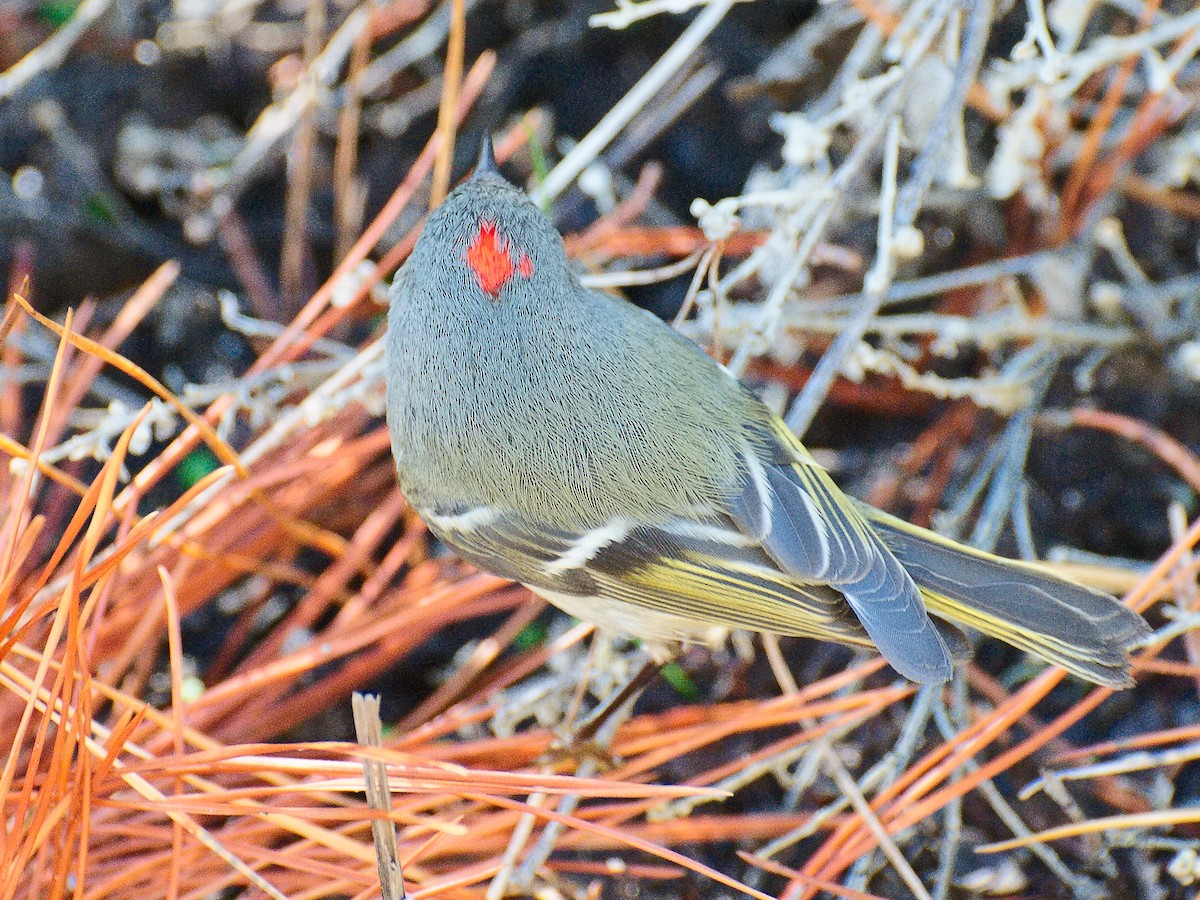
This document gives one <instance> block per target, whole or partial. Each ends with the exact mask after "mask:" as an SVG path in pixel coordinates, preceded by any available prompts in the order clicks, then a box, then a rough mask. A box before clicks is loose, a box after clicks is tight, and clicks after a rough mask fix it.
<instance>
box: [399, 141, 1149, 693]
mask: <svg viewBox="0 0 1200 900" xmlns="http://www.w3.org/2000/svg"><path fill="white" fill-rule="evenodd" d="M388 323H389V325H388V335H387V338H386V355H387V360H386V361H387V381H388V401H387V407H388V424H389V427H390V429H391V435H392V447H393V451H394V453H395V457H396V464H397V469H398V471H399V476H400V484H401V487H402V489H403V490H404V492H405V494H406V495H407V497H408V498H409V500H410V501H411V502H412V504H413V506H414V508H415V509H416V510H417V511H418V512H419V513H420V514H421V516H422V517H423V518H424V519H425V521H426V522H427V523H428V525H429V526H430V528H431V530H432V531H433V532H434V533H435V534H437V535H438V536H439V537H440V538H441V539H442V540H443V541H445V542H446V543H447V544H449V545H450V546H452V547H454V548H455V549H456V550H458V551H459V552H460V553H461V554H462V555H463V556H464V557H465V558H467V559H469V560H471V561H472V562H474V563H475V564H477V565H479V566H480V567H482V568H484V569H486V570H488V571H491V572H494V573H496V574H499V575H503V576H505V577H509V578H512V579H514V580H516V581H519V582H522V583H524V584H526V585H528V586H529V587H530V588H532V589H533V590H534V591H536V592H538V593H540V594H542V595H543V596H545V597H547V598H548V599H549V600H551V601H552V602H554V603H556V604H557V605H559V606H561V607H563V608H564V609H566V610H567V611H569V612H571V613H572V614H574V615H578V616H580V617H582V618H585V619H589V620H591V621H595V622H597V623H598V624H600V625H602V626H608V627H613V628H617V629H620V630H623V631H626V632H630V633H633V634H635V635H637V636H640V637H643V638H647V639H650V640H660V639H666V640H675V639H703V638H704V637H705V636H706V635H707V634H708V633H709V632H710V631H711V630H712V629H713V628H714V627H742V628H750V629H755V630H759V631H769V632H775V633H779V634H795V635H806V636H811V637H819V638H826V639H830V640H835V641H841V642H844V643H851V644H861V645H871V644H874V645H875V646H877V647H879V649H880V650H881V652H882V653H883V654H884V656H885V657H886V658H887V659H888V661H889V662H890V663H891V664H892V665H893V666H894V667H895V668H896V669H897V670H898V671H899V672H900V673H901V674H903V675H905V676H907V677H909V678H912V679H914V680H917V681H921V682H938V681H944V680H946V679H947V678H948V677H949V676H950V674H951V671H952V665H953V660H954V658H955V657H957V656H958V655H960V653H961V648H962V647H963V646H964V645H965V641H964V640H963V639H962V638H961V636H960V635H958V633H957V632H956V631H955V630H954V629H953V628H951V627H949V626H946V625H945V623H944V622H943V621H939V622H938V624H937V627H935V624H934V622H933V621H931V619H930V617H929V612H932V613H934V614H935V615H936V616H937V617H938V619H939V620H948V621H952V622H956V623H959V624H962V625H967V626H970V627H972V628H977V629H979V630H981V631H983V632H985V633H987V634H991V635H995V636H997V637H1000V638H1001V639H1003V640H1006V641H1008V642H1009V643H1012V644H1014V645H1016V646H1019V647H1022V648H1024V649H1028V650H1030V651H1032V652H1034V653H1037V654H1038V655H1040V656H1042V657H1044V658H1045V659H1047V660H1050V661H1052V662H1055V663H1057V664H1059V665H1062V666H1064V667H1065V668H1067V669H1069V670H1071V671H1072V672H1075V673H1076V674H1078V675H1080V676H1082V677H1084V678H1087V679H1090V680H1092V681H1096V682H1099V683H1103V684H1109V685H1114V686H1121V685H1125V684H1127V683H1128V682H1129V676H1128V659H1127V655H1128V652H1129V650H1130V648H1131V647H1132V646H1134V645H1135V644H1136V642H1137V641H1139V640H1141V639H1142V638H1143V637H1144V636H1145V634H1146V633H1147V629H1146V626H1145V623H1144V622H1143V621H1142V619H1141V618H1140V617H1139V616H1137V615H1136V614H1135V613H1133V612H1131V611H1130V610H1128V609H1126V608H1125V607H1123V606H1121V605H1120V604H1119V603H1117V602H1116V601H1115V600H1113V599H1112V598H1111V597H1108V596H1107V595H1103V594H1099V593H1096V592H1094V591H1091V590H1089V589H1087V588H1083V587H1080V586H1078V585H1075V584H1071V583H1069V582H1066V581H1063V580H1061V579H1058V578H1055V577H1054V576H1051V575H1048V574H1046V573H1044V572H1042V571H1041V570H1038V569H1035V568H1033V567H1030V566H1028V565H1024V564H1021V563H1014V562H1011V561H1008V560H1003V559H1000V558H999V557H995V556H990V555H987V554H981V553H977V552H975V551H972V550H969V549H967V548H963V547H960V546H959V545H957V544H955V543H953V542H951V541H948V540H945V539H943V538H940V537H938V536H937V535H935V534H933V533H931V532H927V531H924V530H923V529H918V528H915V527H914V526H911V525H908V524H907V523H904V522H902V521H900V520H898V519H894V518H892V517H890V516H887V515H886V514H884V513H882V512H879V511H878V510H875V509H873V508H871V507H869V506H866V505H865V504H860V503H858V502H857V501H853V500H851V499H850V498H848V497H846V496H845V495H844V494H842V492H841V491H840V490H839V489H838V488H837V487H836V486H835V485H834V483H833V481H832V480H831V479H830V478H829V476H828V474H827V473H826V472H825V471H824V470H823V469H821V468H820V466H818V465H817V464H816V463H815V462H814V460H813V459H812V457H811V456H810V455H809V454H808V453H807V451H805V449H804V448H803V447H802V446H801V445H800V443H799V442H798V441H796V440H795V438H794V436H792V435H791V434H790V433H789V432H788V431H787V429H786V427H785V426H784V425H783V423H782V422H781V421H780V420H779V419H778V418H777V417H776V416H775V415H774V414H773V413H771V412H770V411H769V410H768V409H767V408H766V407H765V406H764V405H763V404H762V403H761V402H760V401H759V400H758V399H757V398H755V397H754V396H753V395H751V394H750V393H749V392H748V391H747V390H746V389H745V388H743V387H742V386H741V385H740V384H739V383H738V382H737V380H736V379H734V378H733V377H732V376H731V375H730V374H729V373H728V372H727V371H726V370H725V369H723V368H722V367H720V366H719V365H718V364H717V363H715V362H714V361H713V360H711V359H710V358H709V357H708V356H706V355H705V354H704V353H703V352H701V351H700V350H699V348H697V347H696V346H695V345H693V344H692V343H690V342H689V341H687V340H686V339H684V338H682V337H680V336H679V335H678V334H676V333H675V332H674V331H672V330H671V329H670V328H668V327H666V326H665V325H664V324H663V323H661V322H660V321H658V320H657V319H655V318H654V317H652V316H650V315H649V314H648V313H645V312H643V311H642V310H639V309H637V308H636V307H634V306H632V305H630V304H628V303H626V302H624V301H623V300H620V299H618V298H615V297H611V296H608V295H606V294H601V293H598V292H595V291H589V290H587V289H585V288H583V287H582V286H581V285H580V284H579V282H578V281H577V279H576V278H575V276H574V275H573V274H572V273H571V270H570V268H569V266H568V263H567V258H566V254H565V252H564V250H563V246H562V240H561V238H560V236H559V235H558V233H557V232H556V231H555V230H554V227H553V225H552V223H551V222H550V221H549V219H547V218H546V217H545V216H544V215H543V214H542V213H541V212H540V211H539V210H538V209H537V208H536V207H535V206H534V205H533V204H532V203H531V202H530V201H529V199H528V198H527V197H526V196H525V195H524V194H523V193H522V192H521V191H519V190H518V189H517V188H515V187H513V186H512V185H510V184H508V183H507V182H506V181H504V180H503V179H502V178H501V177H499V175H498V174H496V173H495V170H494V167H492V166H490V165H488V162H487V158H486V157H485V159H484V164H483V165H481V166H480V167H479V169H477V172H476V175H475V176H474V177H473V178H472V179H470V180H469V181H467V182H466V183H465V184H463V185H462V186H460V187H459V188H458V189H457V190H455V191H454V192H453V193H452V194H451V195H450V197H449V198H447V200H446V202H445V203H444V204H443V205H442V206H441V207H440V208H438V209H437V210H436V211H434V212H433V213H432V214H431V215H430V218H429V221H428V224H427V225H426V227H425V230H424V232H423V233H422V235H421V238H420V240H419V241H418V242H417V245H416V248H415V249H414V251H413V255H412V257H411V258H410V260H409V261H408V263H407V264H406V266H405V268H404V269H403V270H402V272H401V274H400V276H399V277H398V279H397V281H396V284H395V285H394V287H393V293H392V305H391V311H390V314H389V319H388ZM914 579H915V580H914Z"/></svg>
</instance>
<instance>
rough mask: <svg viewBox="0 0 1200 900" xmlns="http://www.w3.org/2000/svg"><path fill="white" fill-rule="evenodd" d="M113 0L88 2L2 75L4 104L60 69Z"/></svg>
mask: <svg viewBox="0 0 1200 900" xmlns="http://www.w3.org/2000/svg"><path fill="white" fill-rule="evenodd" d="M112 2H113V0H84V2H83V3H81V4H79V7H78V8H77V9H76V10H75V13H74V15H72V16H71V19H70V21H68V22H67V23H66V24H65V25H63V27H62V28H60V29H58V31H56V32H54V34H52V35H51V36H50V37H49V38H48V39H47V40H46V42H45V43H43V44H41V45H40V46H38V47H36V48H35V49H33V50H30V51H29V52H28V53H27V54H25V56H23V57H22V58H21V60H20V61H19V62H17V64H16V65H14V66H13V67H12V68H10V69H9V70H8V71H6V72H4V73H3V74H0V103H2V102H4V101H5V100H7V99H8V98H9V97H11V96H12V95H13V94H15V93H16V92H17V91H19V90H20V89H21V88H22V87H24V86H25V85H26V84H28V83H29V80H30V79H32V78H33V77H35V76H36V75H38V74H40V73H42V72H46V71H49V70H50V69H53V68H55V67H57V66H58V64H59V63H60V62H62V61H63V60H64V59H66V57H67V53H68V51H70V49H71V47H72V46H74V44H75V42H76V41H77V40H79V39H80V38H81V37H83V33H84V32H85V31H87V30H88V29H89V28H91V27H92V24H93V23H94V22H95V21H96V20H97V19H99V18H100V17H101V16H102V15H104V13H105V11H106V10H107V9H108V8H109V7H110V6H112Z"/></svg>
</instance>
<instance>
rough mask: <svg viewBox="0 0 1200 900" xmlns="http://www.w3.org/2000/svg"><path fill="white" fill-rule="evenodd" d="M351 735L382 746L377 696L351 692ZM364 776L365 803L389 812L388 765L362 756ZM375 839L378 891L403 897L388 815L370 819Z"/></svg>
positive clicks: (387, 899) (396, 899) (387, 898)
mask: <svg viewBox="0 0 1200 900" xmlns="http://www.w3.org/2000/svg"><path fill="white" fill-rule="evenodd" d="M352 705H353V708H354V735H355V737H357V738H358V742H359V743H360V744H362V745H363V746H364V747H382V746H383V722H382V721H381V720H380V718H379V696H378V695H376V694H360V693H358V692H357V691H355V693H354V699H353V700H352ZM362 767H363V778H364V779H365V781H366V786H367V790H366V793H367V806H369V807H370V808H371V809H374V810H377V811H378V812H381V813H384V814H385V815H386V814H388V813H390V812H391V811H392V792H391V790H390V788H389V787H388V773H387V766H386V765H384V764H383V763H382V762H381V761H380V760H378V759H370V758H368V757H365V756H364V757H363V761H362ZM371 837H372V838H373V839H374V841H375V854H376V856H375V861H376V862H377V863H378V865H379V891H380V893H381V894H382V895H383V900H404V898H405V897H406V896H407V895H406V894H405V893H404V872H403V871H402V870H401V868H400V847H399V846H398V845H397V843H396V826H395V825H393V824H392V821H391V820H390V819H387V818H378V819H372V820H371Z"/></svg>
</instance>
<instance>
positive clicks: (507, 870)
mask: <svg viewBox="0 0 1200 900" xmlns="http://www.w3.org/2000/svg"><path fill="white" fill-rule="evenodd" d="M665 662H666V660H660V659H659V658H658V657H657V655H656V656H655V657H654V658H647V659H646V660H645V661H644V662H643V663H642V665H641V667H640V668H639V669H638V671H637V672H636V673H635V674H634V675H633V677H632V678H630V679H629V680H627V681H626V682H625V684H624V685H622V686H621V687H620V688H618V689H617V690H615V691H613V692H612V693H611V694H610V695H609V696H608V697H606V698H605V699H604V701H603V702H601V704H600V705H599V706H598V707H597V708H596V709H595V710H593V711H592V713H591V714H590V715H588V716H587V717H586V718H584V719H582V720H581V721H579V722H577V723H576V724H575V725H574V726H573V727H572V728H571V729H570V730H569V731H568V733H567V734H566V735H564V736H563V738H561V739H560V740H559V741H556V742H555V743H556V747H555V749H556V750H558V751H559V752H570V753H572V755H575V756H579V757H581V760H580V763H579V765H578V767H577V768H576V770H575V775H576V776H577V777H579V778H591V777H592V776H593V775H595V774H596V772H597V771H599V769H600V768H601V758H602V757H606V753H607V749H608V747H609V745H610V744H611V743H612V739H613V738H614V737H615V736H616V733H617V729H618V728H620V727H621V725H622V724H623V723H624V722H625V720H626V719H627V718H628V717H629V714H630V713H631V712H632V711H633V706H634V704H635V703H636V702H637V698H638V697H639V696H640V695H641V693H642V691H644V690H645V689H646V687H647V686H648V685H649V684H650V682H651V681H653V680H654V678H655V676H656V675H658V673H659V671H661V669H662V667H663V664H664V663H665ZM583 745H586V746H587V751H588V752H586V753H584V754H579V753H578V750H579V748H580V747H581V746H583ZM539 799H543V798H539ZM579 800H580V798H579V795H578V794H567V795H565V796H564V797H562V798H561V799H560V800H559V802H558V806H557V807H556V808H555V811H556V812H557V813H559V814H560V815H564V816H569V815H571V814H573V813H574V812H575V808H576V807H577V806H578V805H579ZM530 802H531V803H532V802H533V798H530ZM530 818H532V817H530ZM529 824H530V826H532V821H530V823H529ZM563 827H564V826H563V825H562V824H561V823H560V822H547V823H546V826H545V828H544V829H543V830H542V834H541V836H540V837H539V838H538V841H537V843H536V844H534V846H533V848H532V849H531V850H530V851H529V853H528V855H527V856H526V857H525V859H524V861H523V862H522V863H521V865H520V866H518V867H517V868H516V869H515V870H514V869H513V867H512V865H513V861H514V860H515V859H516V856H517V852H519V846H518V844H517V843H515V842H517V841H519V843H520V844H523V843H524V840H525V839H526V838H527V837H528V834H529V829H528V828H525V829H523V830H522V831H523V833H522V834H521V835H519V836H518V835H517V834H516V833H514V841H513V842H510V844H509V849H508V852H507V853H506V854H505V857H506V860H505V863H506V864H505V866H504V868H503V869H502V870H501V871H500V872H499V873H497V875H496V877H495V879H493V881H492V883H491V885H490V886H489V889H488V892H487V897H488V900H493V898H499V897H503V896H505V895H507V894H511V893H521V892H524V891H528V890H529V889H530V888H531V887H532V885H533V880H534V878H535V877H536V875H537V873H538V870H539V869H540V868H541V867H542V865H543V864H544V863H545V862H546V860H547V859H549V858H550V854H551V853H552V852H553V851H554V846H555V844H557V843H558V838H559V836H560V835H561V834H562V831H563Z"/></svg>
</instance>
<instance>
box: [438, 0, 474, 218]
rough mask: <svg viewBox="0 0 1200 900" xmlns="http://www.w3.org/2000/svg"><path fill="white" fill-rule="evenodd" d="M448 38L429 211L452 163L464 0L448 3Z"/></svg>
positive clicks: (464, 38)
mask: <svg viewBox="0 0 1200 900" xmlns="http://www.w3.org/2000/svg"><path fill="white" fill-rule="evenodd" d="M450 3H451V7H450V39H449V41H448V42H447V43H446V74H445V77H444V78H443V79H442V102H441V105H440V106H439V107H438V124H437V133H438V134H439V135H441V137H442V144H441V146H440V147H438V154H437V158H436V159H435V160H434V162H433V187H432V189H431V190H430V192H429V208H430V209H433V208H434V207H436V206H440V205H441V202H442V201H443V200H445V199H446V192H447V190H449V187H450V165H451V163H452V162H453V161H454V135H455V126H454V119H455V116H454V107H455V105H456V104H457V103H458V87H459V84H461V82H462V71H463V48H464V47H465V46H466V41H467V11H466V6H465V0H450Z"/></svg>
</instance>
